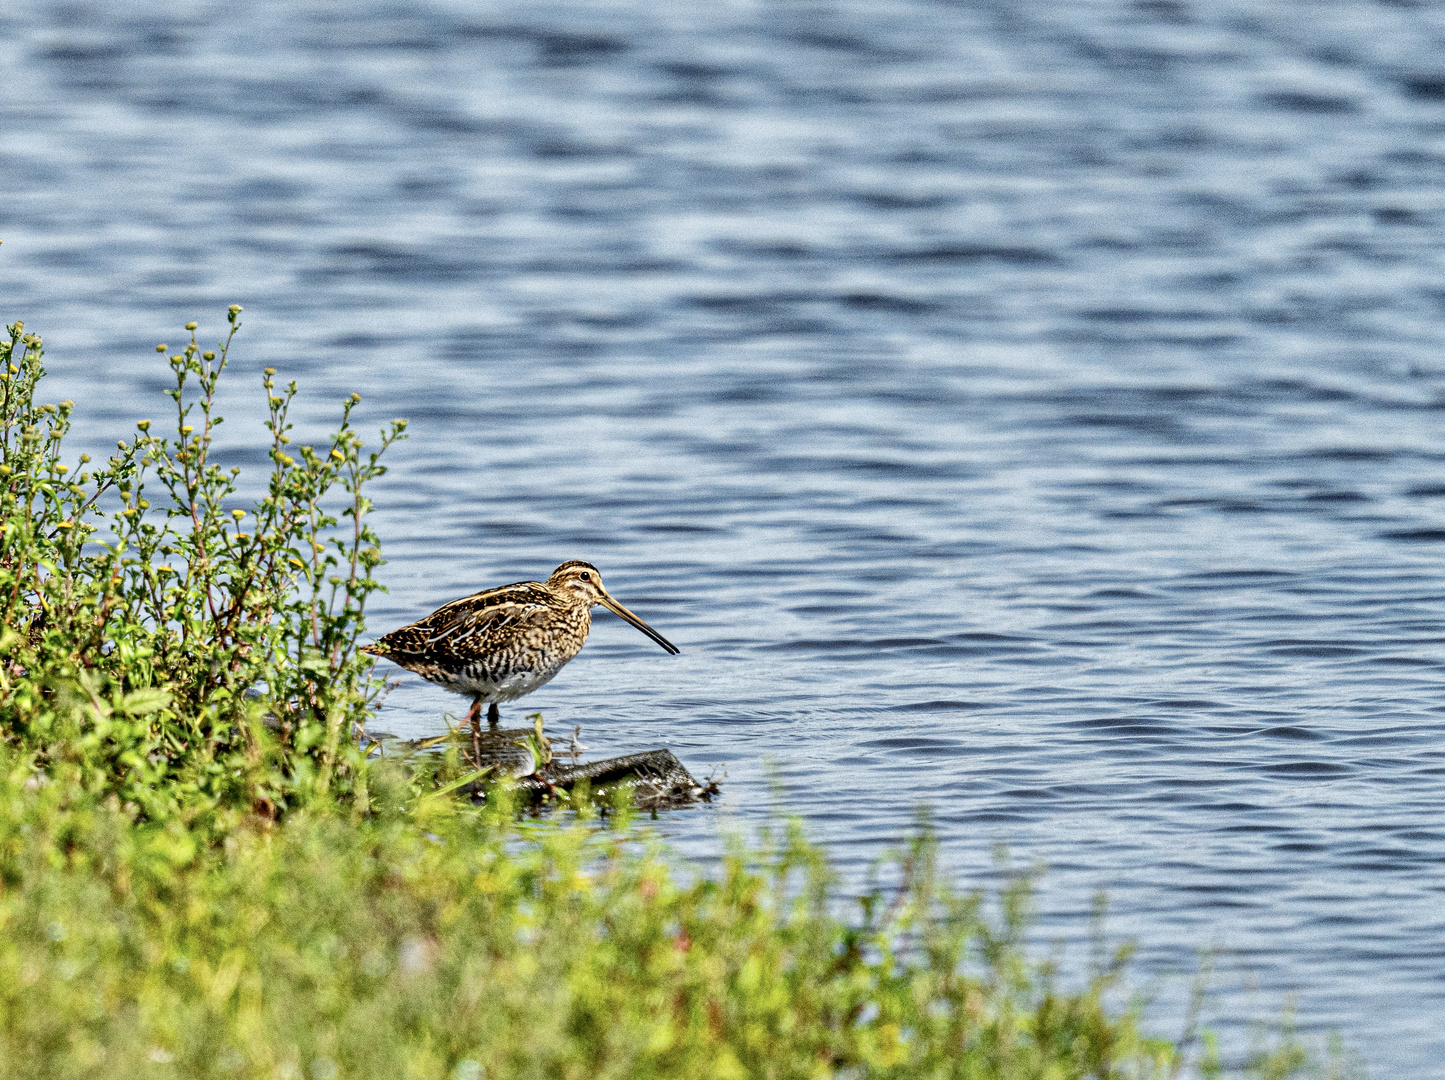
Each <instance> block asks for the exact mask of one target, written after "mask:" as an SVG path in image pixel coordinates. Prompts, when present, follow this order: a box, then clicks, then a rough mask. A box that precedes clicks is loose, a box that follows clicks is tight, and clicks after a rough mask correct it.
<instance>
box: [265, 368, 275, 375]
mask: <svg viewBox="0 0 1445 1080" xmlns="http://www.w3.org/2000/svg"><path fill="white" fill-rule="evenodd" d="M266 374H267V375H275V374H276V369H275V368H273V367H268V368H267V369H266Z"/></svg>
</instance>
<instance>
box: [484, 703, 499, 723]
mask: <svg viewBox="0 0 1445 1080" xmlns="http://www.w3.org/2000/svg"><path fill="white" fill-rule="evenodd" d="M501 722H502V713H501V710H500V709H498V708H497V703H496V702H495V701H494V702H492V703H491V704H490V705H489V706H487V727H489V728H493V729H495V728H496V726H497V725H498V724H500V723H501Z"/></svg>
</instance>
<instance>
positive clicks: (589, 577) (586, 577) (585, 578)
mask: <svg viewBox="0 0 1445 1080" xmlns="http://www.w3.org/2000/svg"><path fill="white" fill-rule="evenodd" d="M582 580H583V581H591V580H592V575H591V574H589V573H588V572H587V571H586V570H583V571H582Z"/></svg>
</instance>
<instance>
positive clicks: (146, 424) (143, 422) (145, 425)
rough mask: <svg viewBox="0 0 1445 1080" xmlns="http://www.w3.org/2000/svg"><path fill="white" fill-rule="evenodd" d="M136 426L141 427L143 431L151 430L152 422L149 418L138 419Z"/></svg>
mask: <svg viewBox="0 0 1445 1080" xmlns="http://www.w3.org/2000/svg"><path fill="white" fill-rule="evenodd" d="M135 426H136V427H138V428H140V429H141V430H142V431H149V430H150V426H151V422H150V421H149V420H138V421H136V425H135ZM122 445H124V444H122Z"/></svg>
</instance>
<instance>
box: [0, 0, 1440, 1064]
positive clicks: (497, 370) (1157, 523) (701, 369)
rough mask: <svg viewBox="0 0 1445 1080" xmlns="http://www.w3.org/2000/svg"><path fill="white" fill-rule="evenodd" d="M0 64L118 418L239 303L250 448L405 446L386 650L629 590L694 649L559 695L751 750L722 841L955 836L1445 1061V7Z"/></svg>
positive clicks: (144, 25) (949, 16) (174, 22)
mask: <svg viewBox="0 0 1445 1080" xmlns="http://www.w3.org/2000/svg"><path fill="white" fill-rule="evenodd" d="M0 70H3V72H4V79H3V82H0V129H3V132H4V136H5V138H4V145H3V151H0V236H3V238H4V240H5V246H4V248H3V251H0V306H3V314H4V317H5V318H6V320H7V321H13V320H14V319H16V318H23V319H25V320H26V322H27V324H28V326H29V328H30V329H32V330H35V331H38V332H40V333H42V334H43V335H44V336H45V338H46V341H47V345H48V348H49V352H50V355H49V362H50V364H51V368H52V371H53V373H54V375H53V378H52V381H51V388H50V391H49V393H48V397H49V398H50V399H52V400H54V399H59V398H61V397H65V396H71V397H74V398H75V400H76V401H77V402H78V403H79V409H78V428H79V429H80V431H79V435H80V438H81V441H82V442H84V441H85V440H89V443H88V444H87V445H91V444H93V446H94V447H95V448H99V449H104V448H105V447H106V446H107V445H109V444H111V443H112V442H113V441H114V440H115V439H116V438H118V437H122V436H124V435H125V434H126V432H127V431H128V430H131V424H132V422H133V421H134V420H135V419H136V418H138V417H139V416H142V415H160V414H161V413H162V412H163V411H164V407H165V405H166V402H165V399H164V398H162V397H161V396H160V393H159V390H160V388H161V387H162V385H163V375H165V369H164V365H163V363H161V362H160V361H159V358H158V357H157V356H156V355H155V353H154V351H153V347H154V345H155V344H156V343H157V342H159V341H167V340H169V341H171V342H175V341H178V340H180V339H181V337H182V331H181V330H180V326H181V324H182V323H184V322H185V321H187V320H188V319H192V318H196V319H200V320H201V321H202V336H203V338H206V337H209V339H214V338H215V337H217V336H219V333H220V328H221V315H222V313H223V309H224V306H225V305H226V304H227V303H231V302H237V303H241V304H244V305H245V307H246V314H245V316H244V320H243V321H244V323H245V330H244V331H243V333H242V337H241V340H240V344H239V346H238V348H237V352H236V359H235V365H236V368H237V377H236V378H235V379H234V380H233V383H234V384H235V385H233V386H232V388H231V391H230V396H229V397H228V400H227V409H226V410H224V411H226V414H227V416H228V417H229V424H228V429H230V430H229V437H230V439H231V440H232V447H233V449H232V451H231V456H232V457H233V458H234V459H235V460H236V461H238V462H239V463H241V464H253V463H254V464H259V463H260V458H259V456H258V455H254V454H252V455H251V456H249V457H248V456H247V453H246V452H245V451H244V450H243V449H241V448H242V447H243V446H245V445H247V444H254V443H255V441H256V435H257V431H258V429H259V422H260V409H259V406H260V403H261V401H262V397H261V394H260V391H259V385H257V384H258V383H259V377H260V376H259V371H260V369H261V368H262V367H263V366H266V365H274V366H275V367H277V368H278V369H280V372H281V375H282V377H283V378H289V377H295V378H298V379H299V380H301V382H302V385H303V398H304V400H305V402H306V414H305V416H304V417H303V427H305V428H306V429H307V430H308V431H310V432H312V433H319V432H320V431H322V430H323V425H324V424H325V422H326V421H327V420H329V419H330V418H331V417H332V416H334V415H335V413H336V411H337V410H336V408H335V402H336V400H337V399H338V398H339V397H340V396H341V395H342V394H344V393H346V392H349V391H351V390H358V391H360V392H361V393H362V395H363V396H364V402H363V406H362V412H363V413H364V414H365V419H367V420H369V421H370V425H369V426H378V425H379V424H380V422H381V421H383V420H385V419H387V418H390V417H392V416H407V417H410V419H411V421H412V428H411V431H412V438H411V439H410V441H408V442H406V443H404V444H402V445H401V446H400V447H398V448H397V451H396V452H395V454H394V456H393V460H392V465H393V471H392V472H391V474H390V475H389V476H388V477H387V478H386V479H385V481H384V482H383V483H382V484H380V485H379V486H378V488H377V490H376V491H375V493H374V494H375V497H376V499H377V503H378V506H379V510H378V513H377V518H376V523H377V526H378V528H379V529H380V531H381V533H382V534H383V537H384V540H385V542H386V551H387V554H388V556H389V558H390V560H391V561H390V563H389V565H388V566H386V567H385V568H384V571H383V575H384V580H385V581H386V583H387V584H388V585H389V586H390V590H391V592H390V595H389V596H387V597H384V598H382V600H381V602H380V603H378V604H377V605H376V607H375V608H374V609H373V618H372V625H373V627H374V628H375V629H376V630H378V631H380V630H386V629H390V628H392V627H393V626H395V625H398V624H400V623H401V622H404V621H408V620H410V619H412V618H414V617H417V616H419V615H421V614H423V613H425V612H427V611H430V610H431V609H432V608H433V607H435V606H437V605H438V604H440V603H442V602H444V601H446V600H449V599H452V598H454V597H456V596H459V595H462V594H464V593H467V592H470V591H474V590H475V589H478V588H482V587H485V586H490V585H495V584H501V583H504V582H508V581H514V580H519V579H524V578H533V577H544V576H545V575H546V573H547V572H548V571H549V570H550V569H551V568H552V567H553V566H554V565H555V564H556V563H558V562H560V561H562V560H563V559H568V558H584V559H588V560H591V561H593V562H595V563H597V564H598V565H599V566H600V567H602V569H603V571H604V572H605V574H606V577H607V580H608V583H609V585H610V586H611V588H612V590H613V592H614V593H616V595H617V596H618V597H619V598H621V599H622V600H623V602H625V603H627V604H629V605H630V606H632V607H633V608H635V609H636V610H637V611H638V612H639V613H641V614H642V615H643V616H644V617H645V618H647V619H648V620H649V621H651V622H652V623H653V624H654V625H656V626H657V627H658V628H659V629H660V630H661V631H662V632H663V633H665V634H666V635H668V636H669V637H670V638H672V639H673V640H675V641H676V642H677V643H678V644H679V645H681V646H682V648H683V650H684V651H683V654H682V655H681V656H680V657H677V658H669V657H667V656H665V655H664V654H663V653H662V652H661V651H660V650H658V649H656V648H655V647H654V646H653V645H652V644H651V643H650V642H648V641H647V640H646V639H645V638H643V637H642V636H641V635H639V634H637V633H635V632H634V631H632V630H631V629H629V628H628V627H626V626H623V625H622V624H621V623H620V622H618V621H617V620H615V619H610V618H609V617H607V616H606V615H603V614H599V622H598V625H597V628H596V629H595V630H594V636H593V641H592V643H591V644H590V645H589V646H588V649H587V651H586V652H584V654H583V655H582V656H581V657H580V658H579V659H578V660H577V661H574V663H573V664H572V665H571V666H570V667H569V668H568V669H567V671H566V672H565V673H564V674H563V675H562V676H560V677H559V678H558V679H557V680H556V681H555V682H554V683H552V684H551V685H549V686H548V687H547V688H546V689H544V690H543V691H541V692H539V693H537V694H536V695H534V696H533V697H530V698H528V699H526V701H525V702H522V703H519V704H518V705H514V706H512V707H511V710H510V715H511V718H512V719H520V717H521V715H522V714H523V713H524V712H530V711H531V710H532V709H533V708H540V709H542V710H543V711H544V712H545V714H546V716H547V720H548V723H549V725H551V726H552V727H553V728H556V729H558V730H564V731H570V729H571V727H572V726H573V725H574V724H580V725H581V726H582V729H583V742H584V743H586V744H587V745H589V746H590V747H591V748H592V754H593V756H603V755H606V754H608V753H613V752H616V753H620V752H628V751H632V750H637V749H643V748H649V747H652V746H658V745H667V746H670V747H671V748H673V749H674V750H675V751H676V752H677V753H678V754H679V755H680V756H681V757H682V758H683V759H684V761H685V762H686V763H687V764H688V765H689V766H690V767H692V768H693V770H694V772H696V773H698V774H700V775H701V774H705V773H707V772H708V770H709V768H710V767H714V766H715V767H716V768H717V769H718V770H719V771H725V773H726V776H725V779H724V793H725V796H724V800H723V802H724V807H723V810H722V821H720V820H719V816H718V812H717V811H713V810H707V811H698V812H688V813H682V814H679V815H675V816H673V817H670V818H667V819H666V820H664V821H662V822H659V825H660V827H661V828H663V829H664V830H665V831H666V832H667V834H668V835H669V836H670V837H671V838H672V840H673V842H674V843H675V844H676V845H677V846H678V847H679V848H680V849H681V850H683V851H684V852H687V853H689V854H691V855H693V856H696V857H700V858H706V857H707V856H708V855H709V853H711V852H715V850H716V840H717V835H718V831H719V828H720V826H725V823H726V822H727V821H732V822H740V823H742V824H744V825H746V824H747V823H749V822H753V821H756V820H761V819H763V818H764V817H766V815H767V814H768V812H769V806H770V803H771V800H770V798H769V796H768V791H769V764H768V763H769V762H774V763H776V767H777V769H778V770H779V772H780V773H781V776H782V778H783V780H784V782H785V785H786V794H785V796H784V803H785V805H786V806H788V807H790V808H792V809H795V810H798V811H800V812H802V813H803V814H804V815H805V816H806V818H807V820H808V822H809V824H810V828H811V830H812V832H813V834H814V835H815V836H817V837H819V838H820V839H822V840H824V841H826V842H827V844H828V845H829V847H830V849H831V850H832V852H833V853H834V855H835V856H836V858H837V859H838V861H839V863H840V865H841V867H842V869H843V871H844V873H845V874H846V875H848V877H849V880H853V881H857V880H861V877H862V873H863V871H864V870H865V869H866V867H867V866H868V865H869V864H870V862H871V861H872V860H874V859H875V858H877V857H878V856H879V854H880V853H882V852H883V851H885V850H886V849H887V848H888V847H889V846H891V845H893V844H895V843H897V842H899V841H900V840H901V839H902V838H903V837H905V836H906V835H907V834H908V832H909V830H910V827H911V824H912V822H913V820H914V815H915V811H916V809H917V808H918V807H919V805H920V804H923V803H927V804H929V805H931V807H932V808H933V815H934V820H935V822H936V824H937V827H938V829H939V831H940V833H941V836H942V839H943V847H944V854H945V858H946V860H947V861H948V863H949V864H950V866H952V867H953V868H954V869H955V870H956V871H957V873H958V875H959V878H960V880H962V881H964V882H977V881H979V880H982V879H983V877H984V876H986V875H987V874H989V873H992V872H993V871H992V862H991V854H990V852H991V849H992V847H993V845H995V844H996V843H1006V844H1007V845H1008V846H1009V848H1010V850H1011V851H1012V853H1013V857H1014V859H1015V861H1016V862H1019V863H1024V864H1029V863H1034V862H1040V863H1043V864H1045V865H1046V866H1047V867H1048V868H1049V875H1048V877H1047V878H1046V879H1045V883H1044V888H1043V893H1042V896H1041V906H1042V916H1043V931H1042V932H1043V933H1044V934H1045V935H1046V936H1051V937H1060V938H1067V939H1076V938H1078V937H1080V936H1081V935H1082V934H1083V933H1084V931H1085V920H1084V918H1083V915H1084V913H1086V912H1087V910H1088V907H1089V901H1090V897H1091V895H1092V893H1093V892H1094V890H1096V889H1106V890H1107V891H1108V893H1109V896H1110V898H1111V912H1112V914H1111V925H1112V929H1113V931H1114V932H1115V933H1118V934H1122V935H1130V936H1134V937H1137V939H1138V941H1139V943H1140V947H1141V963H1142V965H1143V971H1144V972H1146V973H1149V974H1151V975H1159V976H1160V980H1161V981H1160V982H1159V984H1158V985H1159V987H1160V998H1161V1005H1160V1006H1159V1009H1158V1014H1159V1015H1160V1016H1164V1015H1171V1014H1173V1015H1177V1013H1178V1011H1179V1010H1178V1008H1177V1006H1178V1004H1179V1002H1180V1000H1181V999H1182V997H1183V996H1184V994H1185V992H1186V990H1187V979H1185V978H1184V977H1182V976H1179V977H1169V976H1167V973H1169V972H1177V971H1188V970H1190V969H1192V967H1193V965H1194V950H1195V949H1196V948H1197V947H1214V948H1216V949H1218V950H1219V960H1218V967H1219V969H1220V972H1221V974H1220V975H1219V976H1218V978H1217V980H1216V982H1217V992H1216V995H1215V997H1214V999H1213V1003H1212V1005H1211V1009H1210V1018H1211V1021H1212V1022H1213V1023H1215V1024H1216V1025H1220V1026H1222V1027H1223V1029H1224V1030H1225V1032H1226V1034H1227V1035H1228V1037H1229V1038H1230V1040H1231V1042H1232V1045H1235V1046H1240V1045H1243V1042H1242V1039H1243V1035H1242V1034H1241V1033H1242V1032H1243V1030H1244V1029H1243V1027H1242V1025H1243V1023H1244V1021H1245V1020H1247V1019H1248V1018H1250V1017H1255V1016H1268V1015H1270V1014H1272V1013H1276V1012H1277V1010H1278V1008H1279V1005H1280V1003H1281V1001H1282V1000H1283V999H1284V997H1285V996H1286V995H1287V994H1294V995H1296V1000H1297V1003H1298V1008H1299V1013H1300V1016H1301V1019H1302V1021H1303V1022H1304V1026H1305V1027H1306V1029H1307V1030H1326V1029H1330V1028H1338V1029H1340V1030H1341V1031H1342V1032H1343V1033H1344V1034H1345V1036H1346V1038H1347V1041H1348V1043H1349V1044H1350V1045H1351V1046H1353V1047H1355V1048H1357V1049H1358V1050H1359V1051H1361V1053H1362V1054H1363V1055H1364V1057H1365V1058H1366V1059H1367V1060H1368V1061H1369V1062H1370V1064H1371V1068H1372V1071H1373V1073H1374V1075H1377V1076H1392V1077H1404V1076H1418V1077H1425V1076H1431V1075H1437V1072H1436V1070H1437V1069H1438V1063H1439V1062H1440V1061H1441V1060H1442V1059H1445V1027H1442V1025H1441V1024H1440V1022H1439V1021H1440V1018H1441V1012H1442V1006H1445V972H1442V966H1441V960H1442V957H1445V911H1442V905H1441V892H1442V886H1445V877H1442V872H1441V863H1442V860H1445V826H1442V823H1441V821H1440V807H1441V805H1442V802H1445V749H1442V737H1445V721H1442V708H1445V697H1442V650H1441V645H1442V640H1445V637H1442V621H1441V604H1442V601H1445V575H1442V572H1441V571H1442V566H1441V554H1442V546H1441V545H1442V543H1445V427H1442V419H1445V411H1442V410H1445V355H1442V351H1441V346H1442V343H1445V273H1442V271H1445V259H1442V252H1445V247H1442V244H1445V189H1442V181H1445V6H1442V5H1440V4H1438V3H1417V2H1412V0H1392V2H1383V0H1382V2H1374V3H1371V2H1364V0H1333V2H1330V3H1302V2H1288V3H1264V2H1263V0H1238V2H1230V0H1144V2H1138V3H1125V2H1122V0H1107V2H1106V0H1095V2H1081V0H1067V2H1066V0H1021V2H1019V0H1009V2H995V0H973V2H951V3H950V2H941V0H868V2H866V3H864V2H856V3H849V2H843V0H833V2H830V3H825V4H812V3H792V2H790V3H781V2H780V3H758V4H754V3H725V2H713V3H708V4H673V5H668V4H647V3H640V2H637V0H614V2H610V3H606V4H585V3H581V2H575V3H548V2H537V0H531V2H527V3H523V2H520V0H497V2H490V3H489V2H483V0H477V2H453V3H447V2H443V0H428V2H426V3H407V4H399V3H388V2H383V0H349V2H347V3H330V4H328V3H310V4H300V5H298V4H292V3H247V2H239V3H228V4H224V5H223V4H219V3H191V2H187V3H169V2H165V0H160V2H154V3H150V4H147V5H144V6H141V5H131V4H104V3H97V4H85V3H57V4H45V3H37V2H30V0H12V2H11V3H8V4H6V5H5V6H4V7H3V8H0ZM83 448H86V447H85V446H79V445H78V446H77V447H76V448H75V449H76V451H77V452H78V451H79V450H80V449H83ZM253 475H254V474H253ZM462 705H464V702H462V701H461V699H458V698H452V697H449V696H447V695H445V694H444V693H443V692H442V691H440V690H438V689H436V688H434V687H431V686H429V685H428V684H425V683H422V682H421V681H420V680H418V679H415V678H413V677H407V678H406V679H405V681H404V684H403V686H402V687H401V688H400V689H399V690H398V691H396V692H395V693H394V694H393V695H392V696H391V698H390V699H389V700H388V702H387V705H386V711H385V713H384V714H383V726H384V727H386V728H387V729H388V730H391V731H394V732H397V733H401V734H408V735H410V734H421V733H431V732H435V731H438V730H441V724H442V719H441V717H442V713H443V711H444V710H446V709H448V708H451V709H456V708H458V707H460V706H462Z"/></svg>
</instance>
